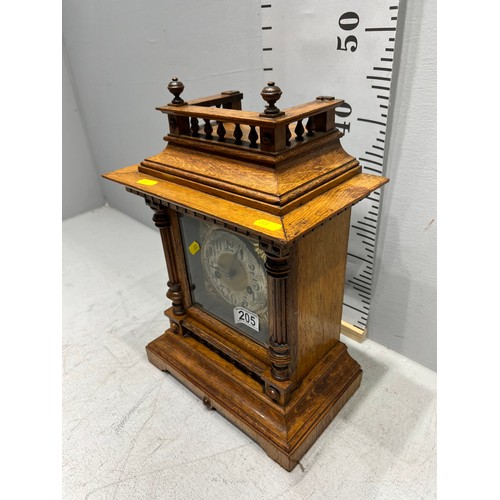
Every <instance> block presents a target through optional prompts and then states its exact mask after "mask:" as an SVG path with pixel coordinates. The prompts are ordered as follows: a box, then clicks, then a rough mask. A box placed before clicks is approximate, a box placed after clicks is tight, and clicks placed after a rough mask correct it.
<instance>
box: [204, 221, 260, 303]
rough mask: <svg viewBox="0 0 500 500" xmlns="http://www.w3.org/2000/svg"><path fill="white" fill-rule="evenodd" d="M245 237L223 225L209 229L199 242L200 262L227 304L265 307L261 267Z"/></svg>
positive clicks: (209, 279)
mask: <svg viewBox="0 0 500 500" xmlns="http://www.w3.org/2000/svg"><path fill="white" fill-rule="evenodd" d="M259 260H260V258H259V257H258V255H256V253H255V251H254V250H253V249H251V247H250V246H249V244H248V243H247V241H245V240H243V239H241V238H240V237H239V236H237V235H235V234H234V233H231V232H229V231H226V230H224V229H215V230H213V231H210V232H209V234H208V235H207V236H206V238H205V240H204V244H203V246H202V264H203V268H204V270H205V274H206V277H207V279H208V281H209V282H210V285H211V286H212V287H213V289H214V290H215V291H216V292H217V293H218V294H219V295H220V296H221V297H222V298H223V299H224V300H225V301H226V302H227V303H228V304H230V305H232V306H240V307H244V308H247V309H249V310H250V311H253V312H259V311H262V310H264V309H265V308H266V307H267V281H266V274H265V270H264V267H263V262H262V261H260V262H259Z"/></svg>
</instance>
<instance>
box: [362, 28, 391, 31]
mask: <svg viewBox="0 0 500 500" xmlns="http://www.w3.org/2000/svg"><path fill="white" fill-rule="evenodd" d="M365 31H396V28H392V27H391V28H389V27H386V28H365Z"/></svg>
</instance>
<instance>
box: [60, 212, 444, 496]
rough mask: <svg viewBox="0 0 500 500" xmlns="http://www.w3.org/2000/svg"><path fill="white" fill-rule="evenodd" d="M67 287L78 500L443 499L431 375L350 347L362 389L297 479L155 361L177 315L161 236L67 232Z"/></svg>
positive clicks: (114, 229) (68, 440)
mask: <svg viewBox="0 0 500 500" xmlns="http://www.w3.org/2000/svg"><path fill="white" fill-rule="evenodd" d="M144 210H147V208H146V207H144ZM63 286H64V288H63V294H64V295H63V297H64V303H63V308H64V310H63V312H64V319H63V343H64V345H63V383H64V388H63V467H64V471H63V478H64V493H63V498H64V499H65V500H70V499H79V500H80V499H91V500H96V499H108V498H109V499H111V498H113V499H127V500H129V499H133V500H135V499H176V500H178V499H189V500H191V499H195V498H202V499H212V498H213V499H240V498H248V499H287V500H288V499H310V498H311V499H340V500H343V499H348V500H363V499H398V500H400V499H404V500H408V499H417V498H418V499H432V498H435V497H436V445H435V443H436V374H435V373H434V372H432V371H430V370H428V369H427V368H424V367H422V366H420V365H418V364H416V363H414V362H412V361H410V360H408V359H405V358H403V357H402V356H400V355H398V354H397V353H395V352H393V351H390V350H388V349H386V348H384V347H382V346H380V345H378V344H376V343H374V342H371V341H370V340H367V341H365V342H364V343H362V344H357V343H355V342H352V341H350V340H349V339H344V341H345V342H346V343H347V344H348V346H349V350H350V353H351V355H352V356H353V357H354V358H355V359H357V360H358V361H359V363H360V364H361V366H362V368H363V370H364V375H363V381H362V385H361V388H360V389H359V390H358V391H357V392H356V394H355V395H354V396H353V397H352V398H351V400H350V401H349V402H348V403H347V405H346V406H345V407H344V408H343V409H342V411H341V412H340V413H339V415H338V416H337V417H336V418H335V420H334V421H333V422H332V424H330V426H329V427H328V428H327V429H326V431H325V432H324V433H323V434H322V435H321V437H320V438H319V439H318V441H317V442H316V443H315V444H314V446H313V447H312V448H311V449H310V450H309V452H308V453H307V454H306V455H305V456H304V457H303V458H302V460H301V463H300V465H299V466H297V467H296V468H295V470H294V471H292V472H291V473H288V472H286V471H284V470H283V469H282V468H281V467H279V466H278V465H277V464H275V463H274V462H273V461H272V460H271V459H270V458H268V457H267V455H266V454H265V452H264V451H262V450H261V449H260V448H259V447H258V446H257V445H256V444H254V443H253V442H252V441H251V440H250V439H249V438H248V437H246V436H245V435H244V434H243V433H241V432H240V431H239V430H238V429H236V428H235V427H233V426H232V425H231V424H230V423H229V422H228V421H226V420H225V419H224V418H223V417H221V416H220V415H219V414H218V413H217V412H214V411H209V410H207V409H205V407H204V406H203V404H202V402H201V401H200V400H199V399H198V398H196V397H195V396H194V395H193V394H191V393H190V392H189V391H188V390H187V389H185V388H184V387H183V386H182V385H181V384H180V383H178V382H177V381H175V380H174V379H173V378H172V377H171V376H169V375H167V374H165V373H163V372H161V371H159V370H157V369H156V368H155V367H154V366H153V365H151V364H150V363H149V362H148V360H147V358H146V354H145V350H144V348H145V346H146V344H147V343H148V342H149V341H151V340H152V339H154V338H156V337H157V336H158V335H160V334H161V333H162V332H163V331H164V330H165V328H166V321H165V318H164V316H163V314H162V311H163V310H164V309H165V308H166V306H167V302H166V301H167V299H166V298H165V292H166V271H165V264H164V258H163V254H162V250H161V243H160V238H159V235H158V233H157V232H156V231H155V230H154V229H150V228H148V227H146V226H144V225H142V224H140V223H138V222H136V221H134V220H132V219H130V218H128V217H127V216H125V215H123V214H122V213H120V212H117V211H115V210H113V209H111V208H109V207H103V208H101V209H99V210H95V211H92V212H89V213H86V214H83V215H81V216H78V217H75V218H72V219H69V220H67V221H65V222H64V223H63Z"/></svg>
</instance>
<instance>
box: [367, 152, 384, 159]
mask: <svg viewBox="0 0 500 500" xmlns="http://www.w3.org/2000/svg"><path fill="white" fill-rule="evenodd" d="M365 154H367V155H371V156H376V157H377V158H381V159H382V160H383V159H384V156H383V155H379V154H377V153H372V152H371V151H365Z"/></svg>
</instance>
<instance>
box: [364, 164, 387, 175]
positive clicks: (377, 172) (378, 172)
mask: <svg viewBox="0 0 500 500" xmlns="http://www.w3.org/2000/svg"><path fill="white" fill-rule="evenodd" d="M363 168H364V169H365V170H369V171H370V172H375V173H376V174H382V170H378V169H377V168H372V167H367V166H366V165H364V166H363Z"/></svg>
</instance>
